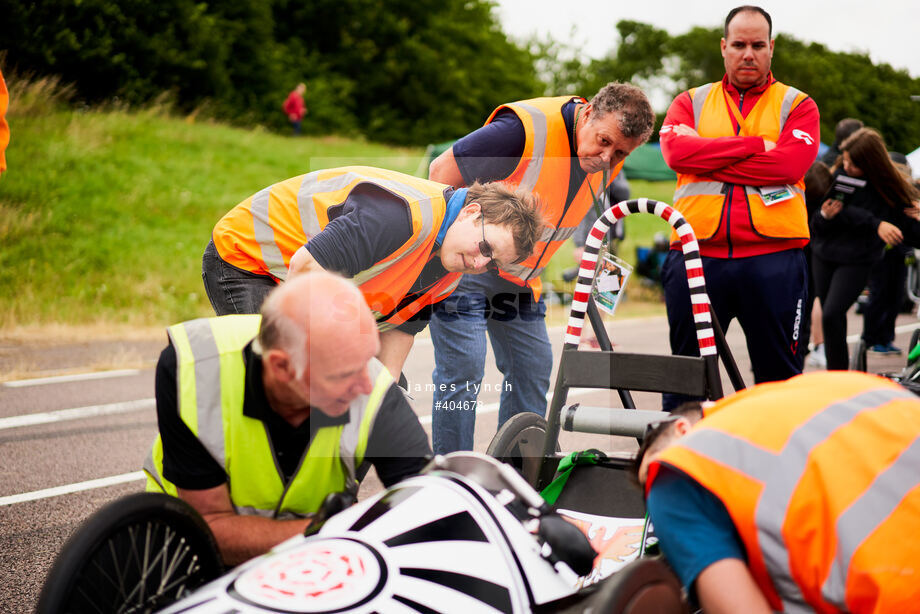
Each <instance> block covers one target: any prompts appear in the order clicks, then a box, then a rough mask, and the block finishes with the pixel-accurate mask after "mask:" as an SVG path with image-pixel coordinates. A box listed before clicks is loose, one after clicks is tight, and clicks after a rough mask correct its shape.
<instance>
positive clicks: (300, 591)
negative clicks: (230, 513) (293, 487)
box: [234, 539, 383, 612]
mask: <svg viewBox="0 0 920 614" xmlns="http://www.w3.org/2000/svg"><path fill="white" fill-rule="evenodd" d="M382 571H383V570H382V569H381V565H380V562H379V560H378V557H377V555H376V554H375V553H374V551H373V550H371V549H370V548H369V547H367V546H365V545H364V544H361V543H359V542H356V541H353V540H348V539H328V540H315V541H307V542H305V543H304V544H303V545H302V546H301V547H299V548H295V549H293V550H291V551H289V552H286V553H281V554H276V555H274V556H272V557H271V558H269V559H267V560H266V561H265V562H263V563H262V564H261V565H257V566H256V567H254V568H252V569H250V570H249V571H247V572H245V573H244V574H243V575H241V576H240V577H239V579H237V581H236V582H235V583H234V588H235V589H236V590H237V592H238V593H239V594H240V595H241V596H242V597H244V598H245V599H246V600H248V601H252V602H254V603H256V604H258V605H262V606H268V607H272V608H279V609H284V610H287V611H290V612H324V611H330V610H338V609H341V608H345V607H349V606H353V605H356V604H358V603H361V602H363V601H365V600H366V599H368V598H369V597H371V596H372V595H373V594H374V593H375V592H377V590H378V588H379V584H380V580H381V572H382Z"/></svg>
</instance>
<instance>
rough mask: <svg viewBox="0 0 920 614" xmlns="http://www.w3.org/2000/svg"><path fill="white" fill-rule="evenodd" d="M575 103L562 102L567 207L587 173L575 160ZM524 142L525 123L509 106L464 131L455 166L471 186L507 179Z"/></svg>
mask: <svg viewBox="0 0 920 614" xmlns="http://www.w3.org/2000/svg"><path fill="white" fill-rule="evenodd" d="M576 106H577V102H576V101H575V100H574V99H573V100H572V101H571V102H567V103H565V104H564V105H562V119H563V121H564V123H565V129H566V135H567V137H568V140H569V155H570V156H571V167H570V172H569V193H568V197H567V198H566V202H565V206H566V208H567V207H568V205H569V203H571V202H572V199H573V198H575V195H576V194H578V190H579V189H580V188H581V185H582V184H583V183H584V181H585V178H586V177H587V176H588V175H587V173H585V172H584V171H583V170H582V169H581V165H580V164H579V163H578V156H577V155H576V154H575V143H574V141H573V140H572V127H573V126H574V125H575V108H576ZM525 143H526V135H525V132H524V124H522V123H521V120H520V118H518V116H517V114H516V113H514V111H512V110H511V109H503V110H501V111H499V112H498V114H497V115H496V116H495V118H494V119H493V120H492V122H491V123H488V124H486V125H485V126H483V127H482V128H479V129H477V130H475V131H473V132H471V133H469V134H467V135H466V136H464V137H463V138H461V139H460V140H458V141H457V142H456V143H454V145H453V154H454V159H455V160H456V161H457V168H459V169H460V175H461V176H462V177H463V181H464V183H465V184H466V185H472V184H473V182H474V181H477V180H478V181H480V182H487V181H500V180H502V179H505V178H507V177H508V176H509V175H510V174H511V173H512V172H514V169H515V168H517V165H518V162H519V161H520V159H521V156H522V155H523V154H524V146H525ZM560 219H561V218H560ZM549 221H551V222H554V221H557V220H549Z"/></svg>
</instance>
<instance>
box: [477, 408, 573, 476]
mask: <svg viewBox="0 0 920 614" xmlns="http://www.w3.org/2000/svg"><path fill="white" fill-rule="evenodd" d="M545 439H546V420H544V419H543V416H541V415H539V414H535V413H533V412H529V411H525V412H523V413H520V414H516V415H514V416H512V417H511V418H510V419H509V420H508V421H507V422H505V423H504V424H503V425H502V427H501V428H500V429H498V432H497V433H495V437H494V438H493V439H492V443H490V444H489V448H488V449H487V450H486V454H488V455H489V456H493V457H495V458H497V459H498V460H500V461H501V462H503V463H507V464H509V465H511V466H512V467H514V468H515V469H517V471H518V473H520V474H521V475H523V476H524V478H525V479H526V480H527V482H528V483H529V484H531V485H533V484H536V483H537V474H538V472H539V471H540V462H541V460H542V459H543V442H544V441H545ZM556 450H557V451H558V450H559V444H558V443H557V444H556Z"/></svg>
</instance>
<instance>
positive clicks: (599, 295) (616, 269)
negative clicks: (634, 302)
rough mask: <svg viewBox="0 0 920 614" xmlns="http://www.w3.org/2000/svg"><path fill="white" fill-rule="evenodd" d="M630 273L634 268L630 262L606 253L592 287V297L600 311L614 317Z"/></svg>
mask: <svg viewBox="0 0 920 614" xmlns="http://www.w3.org/2000/svg"><path fill="white" fill-rule="evenodd" d="M630 273H632V266H631V265H630V264H629V263H628V262H626V261H625V260H621V259H619V258H617V257H616V256H614V255H613V254H608V253H607V252H606V250H605V251H604V254H603V258H601V259H600V261H599V265H598V269H597V273H595V275H594V284H593V285H592V286H591V296H592V297H593V298H594V303H595V304H596V305H597V307H598V309H600V310H602V311H604V312H606V313H609V314H610V315H613V312H614V311H616V308H617V303H619V302H620V297H622V296H623V290H624V288H625V287H626V281H627V280H628V279H629V274H630Z"/></svg>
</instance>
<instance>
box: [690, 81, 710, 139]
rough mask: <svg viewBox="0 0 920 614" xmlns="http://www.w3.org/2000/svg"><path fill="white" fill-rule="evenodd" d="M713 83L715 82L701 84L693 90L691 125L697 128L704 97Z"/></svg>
mask: <svg viewBox="0 0 920 614" xmlns="http://www.w3.org/2000/svg"><path fill="white" fill-rule="evenodd" d="M713 85H715V84H714V83H707V84H706V85H701V86H699V87H698V88H696V91H695V92H693V127H694V128H695V129H697V130H699V126H700V117H701V116H702V115H703V104H705V102H706V97H707V96H709V90H711V89H712V86H713Z"/></svg>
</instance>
